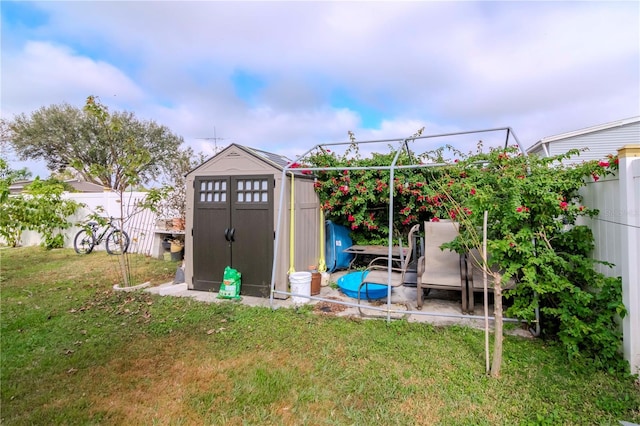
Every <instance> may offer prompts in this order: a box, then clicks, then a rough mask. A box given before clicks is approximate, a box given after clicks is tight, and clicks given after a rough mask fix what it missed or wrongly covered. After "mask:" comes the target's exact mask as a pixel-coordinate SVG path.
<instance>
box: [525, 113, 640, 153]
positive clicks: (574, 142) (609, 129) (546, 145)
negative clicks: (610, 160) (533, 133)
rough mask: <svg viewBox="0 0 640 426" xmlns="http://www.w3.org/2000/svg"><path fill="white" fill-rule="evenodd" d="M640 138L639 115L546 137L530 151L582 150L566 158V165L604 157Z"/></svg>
mask: <svg viewBox="0 0 640 426" xmlns="http://www.w3.org/2000/svg"><path fill="white" fill-rule="evenodd" d="M639 140H640V116H638V117H632V118H626V119H623V120H617V121H612V122H609V123H605V124H599V125H597V126H592V127H587V128H584V129H580V130H574V131H571V132H566V133H562V134H559V135H554V136H547V137H545V138H542V139H540V140H539V141H538V142H536V143H535V144H534V145H532V146H531V147H530V148H528V149H527V153H528V154H538V155H540V156H542V157H546V156H554V155H559V154H564V153H566V152H567V151H569V150H571V149H583V148H586V151H584V152H582V153H581V154H580V156H579V157H573V158H570V159H568V160H566V163H567V164H570V163H577V162H582V161H585V160H603V159H605V158H606V157H607V155H609V154H615V153H616V152H617V151H618V149H620V148H621V147H623V146H625V145H629V144H637V143H638V141H639Z"/></svg>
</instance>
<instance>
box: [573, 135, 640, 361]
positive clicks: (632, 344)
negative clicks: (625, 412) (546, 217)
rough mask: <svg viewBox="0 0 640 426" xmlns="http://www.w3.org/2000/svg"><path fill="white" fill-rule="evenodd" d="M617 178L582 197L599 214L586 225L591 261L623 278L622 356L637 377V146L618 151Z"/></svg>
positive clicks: (639, 274)
mask: <svg viewBox="0 0 640 426" xmlns="http://www.w3.org/2000/svg"><path fill="white" fill-rule="evenodd" d="M618 156H619V165H620V170H619V171H618V175H617V177H614V178H607V179H602V180H599V181H598V182H592V183H589V184H587V185H586V186H585V187H584V188H583V190H582V191H581V194H582V195H583V197H584V203H585V205H586V206H587V207H590V208H595V209H598V210H599V211H600V214H599V215H598V216H596V217H594V218H593V219H591V220H587V221H586V222H585V224H586V225H588V226H589V227H590V228H591V230H592V232H593V235H594V238H595V250H594V253H593V257H594V258H595V259H598V260H603V261H606V262H609V263H613V264H614V267H613V268H609V267H606V266H599V267H598V269H599V270H600V272H602V273H604V274H605V275H607V276H613V277H622V299H623V302H624V305H625V307H626V308H627V316H626V317H625V318H623V320H622V330H623V332H624V343H623V349H624V355H625V359H626V360H628V361H629V364H630V366H631V371H632V373H634V374H638V373H640V145H627V146H625V147H623V148H622V149H620V150H619V151H618Z"/></svg>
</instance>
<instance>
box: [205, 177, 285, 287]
mask: <svg viewBox="0 0 640 426" xmlns="http://www.w3.org/2000/svg"><path fill="white" fill-rule="evenodd" d="M273 181H274V179H273V176H272V175H266V176H264V175H260V176H233V177H198V178H196V180H195V187H196V188H195V189H196V190H195V208H194V222H193V250H194V253H193V269H194V276H193V285H194V288H195V289H196V290H207V291H218V290H219V289H220V284H221V283H222V278H223V274H224V268H225V267H226V266H231V267H233V268H235V269H237V270H238V271H239V272H240V273H241V274H242V286H241V294H243V295H247V296H261V297H268V296H269V290H270V288H269V287H270V284H271V269H272V262H273V239H274V229H273V226H274V225H273V222H274V219H273Z"/></svg>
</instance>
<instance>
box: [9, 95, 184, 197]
mask: <svg viewBox="0 0 640 426" xmlns="http://www.w3.org/2000/svg"><path fill="white" fill-rule="evenodd" d="M91 104H94V105H96V104H99V101H98V100H97V99H96V98H95V97H93V96H90V97H89V98H88V99H87V106H90V105H91ZM100 107H101V108H103V111H101V112H100V113H98V114H96V113H95V112H96V111H91V110H90V109H87V107H86V106H85V108H83V109H79V108H76V107H73V106H71V105H69V104H61V105H51V106H49V107H42V108H40V109H39V110H37V111H35V112H33V113H32V114H31V115H29V116H27V115H26V114H20V115H18V116H16V117H15V118H14V119H13V121H11V122H9V123H8V124H7V127H8V133H9V134H8V135H7V137H6V139H9V140H10V141H11V144H12V146H13V148H14V149H15V151H16V153H17V154H18V155H19V156H20V157H21V158H22V159H23V160H26V159H41V160H44V161H46V163H47V167H48V168H49V169H50V170H51V171H53V172H60V171H63V170H65V169H67V168H72V169H73V170H74V171H75V172H76V173H77V174H79V175H80V176H81V177H82V178H83V179H84V180H86V181H88V182H93V183H96V184H99V185H103V186H105V187H108V188H112V189H114V190H116V191H122V190H125V189H127V186H128V185H130V184H131V179H130V177H127V176H126V174H127V173H128V172H130V170H127V169H126V167H124V166H123V164H125V163H126V161H128V160H127V157H130V156H131V155H132V153H134V152H138V153H141V152H144V158H142V157H140V158H138V159H137V160H138V161H137V165H136V170H135V174H136V180H137V181H138V182H139V183H142V184H144V183H147V182H150V181H152V180H155V179H157V178H158V177H159V176H160V175H161V174H162V173H163V172H166V171H170V170H172V168H173V166H174V161H175V159H176V158H178V156H179V154H180V146H181V144H182V142H183V139H182V138H181V137H179V136H176V135H175V134H173V133H172V132H171V131H170V130H169V129H168V128H167V127H165V126H161V125H159V124H157V123H155V122H153V121H141V120H139V119H137V118H136V117H135V115H134V114H133V113H131V112H114V113H109V112H108V110H107V109H106V107H103V106H100ZM3 138H4V136H3Z"/></svg>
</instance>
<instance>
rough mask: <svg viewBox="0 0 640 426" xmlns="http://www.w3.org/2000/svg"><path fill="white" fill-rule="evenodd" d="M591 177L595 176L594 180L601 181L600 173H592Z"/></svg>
mask: <svg viewBox="0 0 640 426" xmlns="http://www.w3.org/2000/svg"><path fill="white" fill-rule="evenodd" d="M591 177H593V181H594V182H597V181H599V180H600V176H598V175H597V174H595V173H593V174H591Z"/></svg>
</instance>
